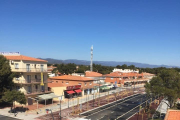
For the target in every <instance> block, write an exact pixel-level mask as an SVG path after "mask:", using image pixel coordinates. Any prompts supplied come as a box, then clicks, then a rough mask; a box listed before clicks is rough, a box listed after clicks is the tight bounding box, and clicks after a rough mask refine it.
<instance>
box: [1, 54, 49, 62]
mask: <svg viewBox="0 0 180 120" xmlns="http://www.w3.org/2000/svg"><path fill="white" fill-rule="evenodd" d="M4 57H6V59H8V60H24V61H38V62H48V61H46V60H42V59H37V58H33V57H28V56H24V55H12V56H11V55H4Z"/></svg>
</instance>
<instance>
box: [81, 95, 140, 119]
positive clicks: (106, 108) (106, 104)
mask: <svg viewBox="0 0 180 120" xmlns="http://www.w3.org/2000/svg"><path fill="white" fill-rule="evenodd" d="M138 94H139V93H137V94H133V95H130V96H128V97H125V98H129V97H131V96H134V95H138ZM125 98H123V99H125ZM120 100H122V99H119V100H117V101H120ZM128 100H129V99H128ZM126 101H127V100H126ZM114 102H116V101H113V102H111V103H108V104H105V105H102V106H100V107H97V108H94V109H91V110H88V111H85V112H82V113H80V114H84V113H87V112H90V111H93V110H95V109H98V108H101V107H103V106H106V105H109V104H112V103H114ZM123 102H125V101H123ZM121 103H122V102H121ZM118 104H120V103H118ZM113 106H115V105H113ZM111 107H112V106H111ZM108 108H109V107H108ZM106 109H107V108H106ZM103 110H104V109H103ZM103 110H100V111H103ZM100 111H98V112H100ZM96 113H97V112H96ZM94 114H95V113H94ZM91 115H93V114H91ZM86 117H87V116H86Z"/></svg>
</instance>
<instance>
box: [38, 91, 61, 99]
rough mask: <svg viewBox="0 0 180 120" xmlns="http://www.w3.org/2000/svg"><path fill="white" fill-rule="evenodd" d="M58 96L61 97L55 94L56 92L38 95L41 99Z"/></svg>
mask: <svg viewBox="0 0 180 120" xmlns="http://www.w3.org/2000/svg"><path fill="white" fill-rule="evenodd" d="M57 97H59V96H57V95H55V94H54V93H50V94H43V95H38V96H37V98H38V99H41V100H48V99H52V98H57Z"/></svg>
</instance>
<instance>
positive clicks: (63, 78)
mask: <svg viewBox="0 0 180 120" xmlns="http://www.w3.org/2000/svg"><path fill="white" fill-rule="evenodd" d="M49 79H56V80H58V79H59V80H76V81H91V80H93V79H90V78H86V77H81V76H71V75H62V76H56V77H51V78H49Z"/></svg>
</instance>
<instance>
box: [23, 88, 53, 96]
mask: <svg viewBox="0 0 180 120" xmlns="http://www.w3.org/2000/svg"><path fill="white" fill-rule="evenodd" d="M51 92H52V91H49V90H48V89H44V90H42V89H35V90H30V91H29V90H27V93H26V95H37V94H43V93H51Z"/></svg>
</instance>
